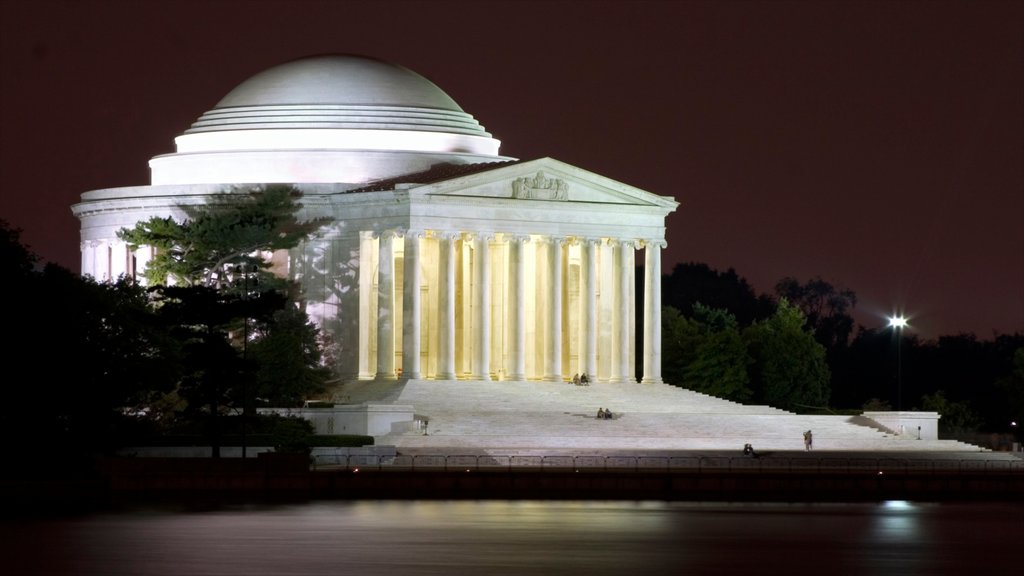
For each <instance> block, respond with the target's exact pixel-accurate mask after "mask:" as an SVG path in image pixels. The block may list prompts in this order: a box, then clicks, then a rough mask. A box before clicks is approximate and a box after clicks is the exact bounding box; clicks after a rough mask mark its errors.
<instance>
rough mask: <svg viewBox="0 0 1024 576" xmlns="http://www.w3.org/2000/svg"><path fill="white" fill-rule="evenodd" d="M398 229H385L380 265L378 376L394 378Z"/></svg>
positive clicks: (387, 378) (382, 234)
mask: <svg viewBox="0 0 1024 576" xmlns="http://www.w3.org/2000/svg"><path fill="white" fill-rule="evenodd" d="M394 237H395V233H394V232H393V231H387V232H382V233H381V235H380V250H379V252H380V255H379V256H378V260H379V262H378V265H377V378H378V379H381V380H393V379H394V378H395V251H394V248H393V244H394Z"/></svg>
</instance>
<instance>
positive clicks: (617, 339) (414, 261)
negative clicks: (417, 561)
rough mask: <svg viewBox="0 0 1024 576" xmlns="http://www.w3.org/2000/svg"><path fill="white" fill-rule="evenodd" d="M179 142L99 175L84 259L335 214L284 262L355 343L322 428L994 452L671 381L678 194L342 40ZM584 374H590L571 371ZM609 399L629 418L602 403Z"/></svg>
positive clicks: (556, 439) (108, 273)
mask: <svg viewBox="0 0 1024 576" xmlns="http://www.w3.org/2000/svg"><path fill="white" fill-rule="evenodd" d="M175 144H176V150H175V151H174V152H172V153H168V154H163V155H159V156H156V157H154V158H152V159H151V160H150V162H149V165H150V169H151V183H150V184H149V185H148V186H131V187H123V188H109V189H103V190H93V191H89V192H85V193H83V194H82V199H81V202H80V203H78V204H76V205H74V206H73V207H72V211H73V213H74V214H75V215H76V216H77V217H78V218H79V220H80V221H81V253H82V273H83V274H84V275H90V276H92V277H93V278H95V279H96V280H98V281H109V280H113V279H116V278H118V277H120V276H122V275H126V276H129V277H137V276H138V275H139V274H140V273H141V272H143V271H144V270H145V268H146V265H147V263H148V262H149V261H150V260H151V258H152V256H153V253H152V251H151V249H148V248H146V247H140V248H139V249H137V250H134V251H132V250H129V248H128V246H127V245H126V244H125V243H124V242H122V241H120V240H119V239H118V237H117V232H118V230H120V229H121V228H131V227H133V226H134V225H135V224H136V223H137V222H139V221H142V220H147V219H149V218H150V217H153V216H160V217H168V216H171V217H174V218H175V219H177V220H179V221H182V220H185V219H186V218H187V213H186V210H187V209H188V208H190V207H197V206H202V205H206V204H209V203H211V202H212V201H214V200H216V199H218V198H221V197H222V195H224V194H248V193H249V192H250V191H251V190H252V189H253V188H258V187H260V186H265V185H269V184H287V185H293V186H295V187H296V188H298V189H299V190H300V191H301V192H302V197H301V198H300V200H299V202H300V204H301V206H302V208H301V211H300V214H299V216H300V218H301V219H304V220H313V219H316V220H317V221H318V222H325V223H326V224H324V225H323V226H322V227H321V228H320V230H318V232H317V233H316V234H315V235H313V236H312V237H310V238H308V239H307V240H306V241H305V242H304V243H303V244H302V245H301V246H299V247H297V248H295V249H293V250H291V251H287V252H284V251H282V252H281V253H277V254H272V255H268V258H270V259H271V262H272V263H273V269H274V271H275V273H278V274H281V275H284V276H288V277H290V278H292V279H294V280H296V281H298V282H299V284H300V285H301V287H302V291H303V300H304V303H305V306H306V310H307V312H308V313H309V315H310V317H311V319H312V320H313V321H314V322H316V323H317V324H318V325H319V326H320V328H321V329H322V330H323V331H324V332H325V333H326V334H327V335H328V336H329V337H330V338H331V340H332V341H333V343H334V344H335V345H336V346H337V348H338V350H337V351H336V365H335V366H334V369H335V372H336V374H337V375H338V381H339V383H340V390H341V391H342V392H339V393H337V394H335V400H337V401H339V402H338V403H336V405H335V408H334V409H327V410H328V411H327V412H322V413H306V414H302V415H303V416H304V417H306V418H309V419H310V420H312V421H313V422H314V424H315V426H316V428H317V430H318V432H320V433H326V434H335V433H359V434H370V435H373V436H375V437H376V443H377V444H379V445H391V446H393V447H395V446H397V447H398V448H399V449H401V450H403V451H405V452H408V451H410V450H416V449H421V450H428V451H429V450H435V449H438V448H439V447H445V448H452V447H455V448H458V449H460V450H462V449H465V450H477V449H479V450H492V449H507V450H544V449H549V450H559V451H562V450H576V451H581V450H622V449H629V450H677V449H728V450H739V448H740V447H741V446H743V445H744V443H749V442H753V443H754V444H755V445H756V446H757V447H758V448H767V449H778V450H789V449H796V450H802V449H803V447H804V446H803V440H802V434H803V432H804V431H805V430H808V429H813V430H814V434H815V436H814V438H815V441H816V442H815V445H816V446H818V445H821V446H823V447H830V448H832V449H840V450H893V449H895V450H918V451H919V450H922V449H931V450H947V451H948V450H954V451H962V450H977V447H975V446H970V445H965V444H961V443H957V442H952V441H945V440H938V439H937V421H938V414H936V413H905V412H904V413H899V412H897V413H874V414H867V413H865V414H864V417H858V418H859V419H857V418H850V417H847V416H831V415H829V416H810V415H799V414H793V413H790V412H785V411H782V410H778V409H775V408H771V407H768V406H749V405H741V404H736V403H733V402H728V401H725V400H721V399H718V398H713V397H709V396H706V395H704V394H699V393H697V392H693V391H690V390H685V389H683V388H679V387H677V386H673V385H670V384H668V383H664V382H662V375H661V363H662V358H661V313H660V310H661V292H660V280H661V251H662V248H664V247H665V219H666V217H667V216H668V215H669V214H671V213H672V212H673V211H674V210H675V209H676V208H677V206H678V204H677V203H676V201H675V200H674V199H672V198H670V197H666V196H659V195H656V194H652V193H650V192H647V191H644V190H640V189H638V188H635V187H633V186H629V185H627V184H624V183H621V182H617V181H615V180H612V179H610V178H606V177H604V176H601V175H599V174H595V173H593V172H590V171H587V170H584V169H582V168H578V167H576V166H571V165H568V164H566V163H564V162H560V161H558V160H555V159H552V158H538V159H532V160H520V159H516V158H510V157H507V156H502V155H501V154H500V153H499V144H500V142H499V141H498V140H497V139H495V138H494V137H492V136H491V134H489V133H488V132H487V131H486V130H485V129H484V127H483V126H482V125H481V124H480V123H479V122H478V121H477V120H476V119H475V118H474V117H473V116H471V115H470V114H468V113H467V112H465V111H464V110H463V109H462V108H461V107H460V106H459V105H458V104H457V103H456V102H455V101H453V100H452V99H451V98H450V97H449V96H448V95H447V94H445V93H444V92H443V91H442V90H441V89H440V88H438V87H437V86H436V85H434V84H433V83H432V82H430V81H429V80H427V79H426V78H424V77H422V76H420V75H419V74H416V73H415V72H412V71H410V70H408V69H406V68H403V67H401V66H397V65H394V64H390V63H386V62H382V61H379V60H374V59H371V58H365V57H359V56H350V55H338V56H317V57H311V58H304V59H300V60H295V61H292V62H288V63H285V64H282V65H279V66H276V67H273V68H270V69H268V70H266V71H264V72H261V73H259V74H256V75H255V76H253V77H251V78H249V79H248V80H245V81H243V82H242V83H241V84H239V85H237V87H235V88H234V89H233V90H231V91H230V92H229V93H228V94H227V95H226V96H224V97H223V98H222V99H221V100H220V101H219V102H218V103H217V104H216V105H215V106H214V107H213V108H212V109H210V110H209V111H207V112H205V113H203V114H202V115H200V116H199V117H198V119H197V120H196V121H195V122H194V123H193V124H192V125H191V127H188V128H187V129H185V131H184V132H183V133H182V134H181V135H180V136H178V137H177V138H176V139H175ZM641 262H642V263H643V268H642V269H643V271H644V272H643V274H644V278H643V282H642V283H640V282H638V281H637V280H639V279H638V278H636V270H637V269H638V268H639V266H638V265H639V264H640V263H641ZM637 290H642V291H643V293H642V294H637V293H635V292H636V291H637ZM641 296H642V299H641ZM637 302H642V304H636V303H637ZM637 308H641V309H639V310H638V309H637ZM641 314H642V316H640V315H641ZM638 318H642V321H639V322H638V320H637V319H638ZM638 325H639V326H640V327H641V328H640V329H641V330H642V331H643V333H642V338H638V336H641V335H638V334H637V330H638ZM638 340H641V341H642V344H641V345H640V346H639V347H638V346H637V345H636V344H635V343H636V342H637V341H638ZM637 366H640V367H642V368H641V369H640V370H639V372H640V373H637V372H638V370H637V368H636V367H637ZM577 374H580V375H583V374H585V375H587V377H588V380H589V382H590V385H589V386H573V385H571V384H569V385H567V384H566V382H568V381H572V380H574V378H573V377H574V376H575V375H577ZM604 409H608V410H609V411H612V412H614V414H615V418H614V419H598V418H596V417H595V414H596V413H598V412H599V411H603V410H604ZM310 410H314V409H310ZM428 423H429V434H428ZM914 429H916V435H911V434H903V433H902V431H903V430H914Z"/></svg>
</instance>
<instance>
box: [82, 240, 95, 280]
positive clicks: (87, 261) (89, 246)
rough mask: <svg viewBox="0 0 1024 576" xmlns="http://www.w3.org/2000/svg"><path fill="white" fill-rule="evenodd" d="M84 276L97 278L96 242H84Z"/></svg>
mask: <svg viewBox="0 0 1024 576" xmlns="http://www.w3.org/2000/svg"><path fill="white" fill-rule="evenodd" d="M81 251H82V275H83V276H92V277H93V278H95V277H96V242H94V241H92V240H90V241H88V242H82V244H81Z"/></svg>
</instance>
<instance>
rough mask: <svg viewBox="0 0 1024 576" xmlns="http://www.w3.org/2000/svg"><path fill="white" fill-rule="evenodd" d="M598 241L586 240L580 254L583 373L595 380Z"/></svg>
mask: <svg viewBox="0 0 1024 576" xmlns="http://www.w3.org/2000/svg"><path fill="white" fill-rule="evenodd" d="M600 242H601V241H600V240H594V239H587V240H584V242H583V246H582V248H583V250H582V251H581V252H580V264H581V268H582V270H581V271H580V272H581V273H580V277H581V278H582V280H583V373H584V374H586V375H587V377H588V378H590V379H591V380H595V379H597V332H598V327H597V247H598V244H599V243H600Z"/></svg>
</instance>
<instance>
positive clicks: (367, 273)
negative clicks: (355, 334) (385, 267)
mask: <svg viewBox="0 0 1024 576" xmlns="http://www.w3.org/2000/svg"><path fill="white" fill-rule="evenodd" d="M373 236H374V234H373V232H369V231H363V232H360V233H359V379H360V380H370V379H372V378H373V372H370V322H371V318H372V317H371V315H370V304H371V301H372V295H371V294H370V291H371V290H373Z"/></svg>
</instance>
